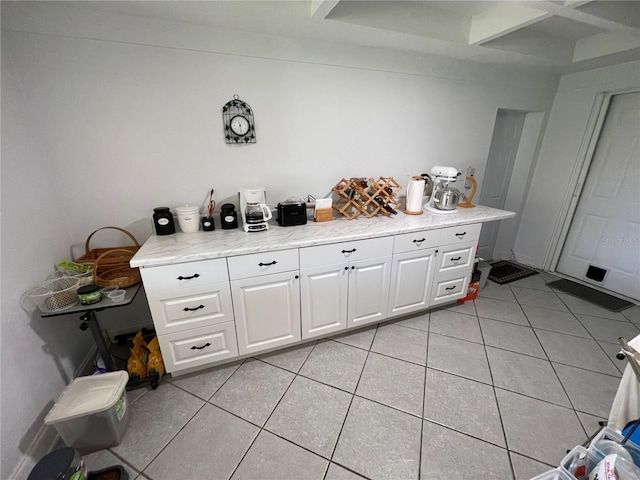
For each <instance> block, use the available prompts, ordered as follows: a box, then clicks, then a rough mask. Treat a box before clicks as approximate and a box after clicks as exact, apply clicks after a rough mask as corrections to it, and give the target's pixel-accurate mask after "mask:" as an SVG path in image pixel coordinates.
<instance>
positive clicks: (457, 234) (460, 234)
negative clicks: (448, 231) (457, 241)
mask: <svg viewBox="0 0 640 480" xmlns="http://www.w3.org/2000/svg"><path fill="white" fill-rule="evenodd" d="M466 234H467V232H462V233H456V237H458V238H462V237H464V236H465V235H466Z"/></svg>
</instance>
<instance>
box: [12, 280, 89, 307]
mask: <svg viewBox="0 0 640 480" xmlns="http://www.w3.org/2000/svg"><path fill="white" fill-rule="evenodd" d="M79 285H80V279H79V278H77V277H60V278H54V279H51V280H47V281H46V282H43V283H41V284H40V285H38V286H37V287H34V288H32V289H31V290H29V291H28V292H26V293H25V295H24V300H25V301H29V302H31V303H33V304H34V305H35V306H36V307H38V308H39V309H40V311H42V312H45V313H52V312H59V311H61V310H66V309H67V308H71V307H73V306H74V305H76V304H77V303H78V302H79V298H78V293H77V291H78V287H79Z"/></svg>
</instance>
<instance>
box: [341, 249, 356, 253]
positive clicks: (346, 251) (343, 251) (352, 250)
mask: <svg viewBox="0 0 640 480" xmlns="http://www.w3.org/2000/svg"><path fill="white" fill-rule="evenodd" d="M355 251H356V249H355V248H352V249H351V250H342V253H353V252H355Z"/></svg>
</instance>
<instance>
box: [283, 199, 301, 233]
mask: <svg viewBox="0 0 640 480" xmlns="http://www.w3.org/2000/svg"><path fill="white" fill-rule="evenodd" d="M277 220H278V225H280V226H281V227H290V226H293V225H304V224H306V223H307V204H306V203H305V202H303V201H302V200H297V199H289V200H285V201H284V202H280V203H278V218H277Z"/></svg>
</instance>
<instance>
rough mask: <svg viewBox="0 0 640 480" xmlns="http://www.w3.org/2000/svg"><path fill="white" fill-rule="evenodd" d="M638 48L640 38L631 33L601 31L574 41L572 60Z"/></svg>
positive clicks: (576, 60)
mask: <svg viewBox="0 0 640 480" xmlns="http://www.w3.org/2000/svg"><path fill="white" fill-rule="evenodd" d="M634 48H636V49H637V48H640V39H638V37H634V36H632V35H618V34H616V33H610V32H606V33H601V34H599V35H593V36H591V37H587V38H582V39H580V40H578V41H577V42H576V46H575V48H574V50H573V60H572V61H573V62H574V63H575V62H582V61H584V60H591V59H592V58H598V57H603V56H605V55H612V54H614V53H619V52H625V51H627V50H632V49H634Z"/></svg>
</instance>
